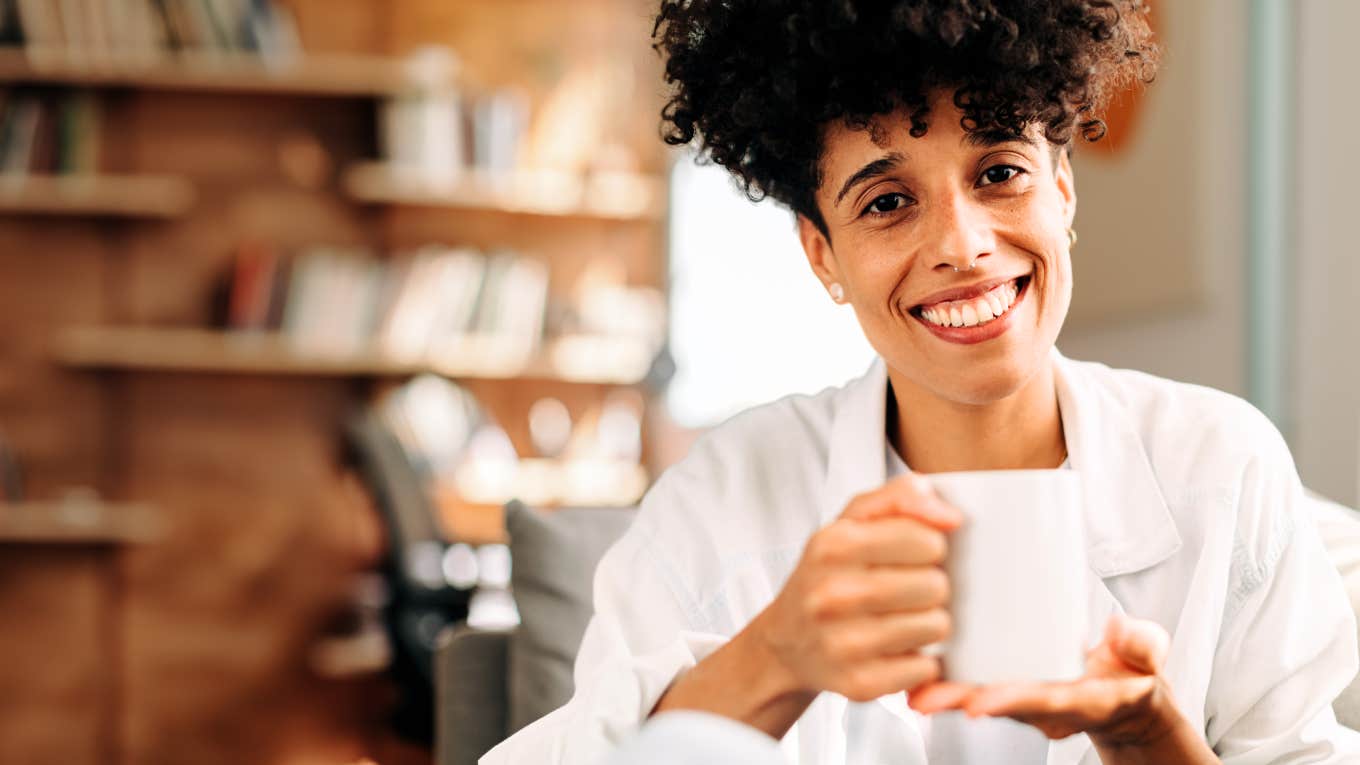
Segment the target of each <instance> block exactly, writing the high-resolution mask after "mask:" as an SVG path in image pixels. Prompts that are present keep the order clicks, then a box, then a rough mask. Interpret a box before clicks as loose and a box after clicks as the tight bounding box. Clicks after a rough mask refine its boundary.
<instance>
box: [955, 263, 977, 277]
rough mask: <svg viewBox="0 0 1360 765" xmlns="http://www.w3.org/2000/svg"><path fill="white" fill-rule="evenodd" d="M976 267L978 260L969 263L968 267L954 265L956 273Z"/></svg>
mask: <svg viewBox="0 0 1360 765" xmlns="http://www.w3.org/2000/svg"><path fill="white" fill-rule="evenodd" d="M974 268H977V261H976V260H975V261H973V262H972V263H969V264H968V267H967V268H959V267H958V266H954V273H956V274H957V273H959V272H961V271H972V270H973V269H974Z"/></svg>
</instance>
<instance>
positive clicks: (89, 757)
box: [0, 545, 120, 765]
mask: <svg viewBox="0 0 1360 765" xmlns="http://www.w3.org/2000/svg"><path fill="white" fill-rule="evenodd" d="M112 554H113V553H112V552H111V551H108V550H101V549H99V548H78V549H71V548H62V547H32V546H18V545H0V585H2V586H0V612H3V613H4V614H5V615H6V616H5V618H4V619H3V620H0V657H2V658H0V688H4V689H5V692H4V693H0V762H14V763H25V765H48V764H49V763H50V764H51V765H66V764H67V763H103V762H111V761H116V759H115V758H116V757H117V751H116V747H117V743H116V742H117V738H116V731H115V728H114V726H115V725H116V716H117V713H118V708H117V705H116V703H115V702H116V698H115V695H116V692H117V688H116V685H115V683H116V680H117V675H116V669H117V666H116V665H117V658H118V656H117V650H118V646H119V644H120V643H119V640H120V636H119V635H118V634H116V633H117V628H118V627H117V625H118V623H117V619H116V615H115V613H114V611H113V610H114V609H116V608H117V606H116V604H115V603H111V602H109V600H110V596H111V594H113V593H114V592H115V590H114V587H111V584H114V583H111V582H110V580H109V578H108V575H109V568H108V566H107V564H108V562H109V560H108V556H110V555H112ZM115 586H116V585H115ZM111 670H114V672H111Z"/></svg>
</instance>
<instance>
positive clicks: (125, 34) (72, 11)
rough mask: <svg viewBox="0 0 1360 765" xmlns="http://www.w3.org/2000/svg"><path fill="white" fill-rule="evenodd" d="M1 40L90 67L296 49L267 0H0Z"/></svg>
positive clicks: (284, 17) (292, 34)
mask: <svg viewBox="0 0 1360 765" xmlns="http://www.w3.org/2000/svg"><path fill="white" fill-rule="evenodd" d="M0 44H7V45H12V46H17V45H22V46H25V47H26V48H28V49H29V50H30V51H32V52H34V53H46V52H60V53H61V54H62V55H64V56H67V57H70V58H72V59H78V60H85V61H87V62H88V63H90V64H92V65H97V64H101V63H117V62H139V61H154V60H156V59H157V58H160V57H162V56H164V55H165V54H167V53H176V52H183V53H202V54H209V55H212V54H221V53H251V54H258V55H260V56H262V57H264V58H266V59H271V58H284V57H287V56H291V55H295V54H296V53H297V52H298V51H299V50H300V47H301V46H300V43H299V40H298V34H297V25H296V23H295V21H294V19H293V17H292V15H291V13H290V12H289V11H288V10H287V8H286V7H284V6H282V5H280V4H278V3H275V2H274V1H273V0H0Z"/></svg>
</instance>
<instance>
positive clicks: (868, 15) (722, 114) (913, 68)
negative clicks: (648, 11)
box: [653, 0, 1159, 233]
mask: <svg viewBox="0 0 1360 765" xmlns="http://www.w3.org/2000/svg"><path fill="white" fill-rule="evenodd" d="M653 38H654V40H655V47H656V49H657V50H658V51H659V52H660V53H661V54H662V55H663V56H664V57H665V58H666V73H665V77H666V82H667V83H668V84H669V85H670V86H671V87H672V89H673V90H672V92H671V94H670V97H669V100H668V102H667V103H666V106H665V107H664V108H663V109H662V112H661V117H662V134H663V137H664V139H665V141H666V142H667V143H669V144H672V145H684V144H688V143H690V142H692V141H694V139H695V137H696V136H698V137H699V139H700V144H701V145H700V147H699V148H700V149H701V151H702V153H703V154H704V155H706V156H707V157H709V158H711V159H712V160H713V161H715V162H717V163H718V164H720V165H722V166H724V167H726V168H727V169H728V170H729V171H731V173H732V174H733V175H734V176H736V178H737V180H738V182H739V183H740V184H741V186H742V188H743V189H744V190H745V192H746V194H747V195H748V196H749V197H750V198H751V199H752V200H757V201H758V200H760V199H762V198H764V197H766V196H768V197H771V198H773V199H775V200H776V201H779V202H782V203H783V204H785V205H787V206H789V207H790V208H792V209H793V210H794V211H795V212H798V213H800V214H802V215H805V216H807V217H808V218H809V219H810V220H812V221H813V222H814V223H816V224H817V226H818V227H819V228H821V230H822V231H823V233H825V232H826V225H825V223H824V221H823V219H822V216H821V214H820V212H819V211H818V209H817V205H816V202H815V199H814V193H815V191H816V189H817V188H818V187H819V186H820V185H821V181H822V178H821V173H820V170H819V160H820V158H821V153H822V136H823V134H824V130H825V128H826V126H827V125H829V124H830V123H831V122H832V121H834V120H842V121H843V122H844V124H846V125H847V126H848V127H851V128H855V129H871V121H872V120H873V118H874V117H876V116H878V115H882V114H886V113H889V112H892V111H894V110H895V109H898V108H905V109H907V110H908V112H909V114H910V118H911V134H912V135H914V136H917V137H920V136H922V135H924V134H925V132H926V129H927V125H926V116H927V115H928V114H929V102H930V99H931V97H932V95H933V94H934V93H935V92H937V91H940V90H941V89H945V90H946V91H947V90H953V93H954V103H955V105H956V106H958V108H959V109H960V110H961V111H962V112H963V117H962V119H961V124H962V127H963V129H964V130H967V131H998V132H1000V133H1001V134H1007V135H1014V134H1019V133H1021V132H1023V131H1024V130H1025V129H1026V128H1028V127H1029V126H1031V125H1034V124H1038V125H1040V126H1041V127H1042V129H1043V132H1044V135H1045V137H1046V138H1047V139H1048V141H1049V142H1050V143H1052V144H1054V145H1069V144H1070V142H1071V140H1072V136H1073V134H1074V133H1075V132H1076V131H1078V130H1079V131H1080V132H1081V134H1082V136H1083V137H1084V138H1086V139H1087V140H1091V141H1094V140H1098V139H1099V138H1100V137H1101V136H1103V135H1104V133H1105V126H1104V123H1103V122H1102V121H1101V120H1100V119H1099V115H1100V113H1101V110H1102V109H1103V108H1104V106H1105V103H1106V101H1107V100H1108V99H1109V97H1110V96H1111V95H1113V94H1115V93H1117V92H1119V91H1120V90H1121V89H1123V88H1125V87H1128V86H1129V85H1131V84H1133V83H1135V82H1137V81H1140V80H1141V81H1143V82H1150V81H1151V80H1152V77H1153V75H1154V73H1155V71H1156V66H1157V61H1158V58H1159V51H1158V48H1157V46H1156V45H1155V44H1154V42H1153V40H1152V31H1151V27H1150V25H1149V23H1148V18H1147V7H1146V5H1145V3H1143V2H1142V0H662V3H661V10H660V13H659V14H658V15H657V17H656V25H655V27H654V29H653Z"/></svg>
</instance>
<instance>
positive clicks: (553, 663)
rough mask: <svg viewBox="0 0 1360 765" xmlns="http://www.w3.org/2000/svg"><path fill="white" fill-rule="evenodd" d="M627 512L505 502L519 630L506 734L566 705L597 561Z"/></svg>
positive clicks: (629, 513)
mask: <svg viewBox="0 0 1360 765" xmlns="http://www.w3.org/2000/svg"><path fill="white" fill-rule="evenodd" d="M633 514H634V511H633V510H632V509H631V508H630V509H618V508H609V509H596V508H564V509H561V510H554V511H551V512H538V511H536V510H532V509H530V508H527V507H525V506H523V505H521V504H519V503H518V502H512V503H510V504H509V505H508V506H507V507H506V518H505V524H506V529H507V530H508V531H509V532H510V558H511V565H512V567H511V578H510V586H511V589H512V590H513V591H514V594H515V604H516V605H517V606H518V607H519V615H520V627H519V629H517V630H516V631H515V633H514V635H513V636H511V638H510V656H509V682H508V686H509V695H510V698H509V701H510V710H509V725H510V732H511V733H514V732H515V731H517V730H519V729H520V728H523V727H524V726H526V725H528V724H529V723H531V722H533V721H534V720H537V719H538V718H540V717H542V716H543V715H545V714H547V713H549V712H551V711H552V710H554V709H556V708H558V707H560V706H562V705H563V704H565V703H567V701H568V700H569V699H570V698H571V694H572V688H573V685H572V677H571V675H572V667H573V665H574V664H575V661H576V651H577V649H578V648H580V646H581V637H582V636H583V635H584V634H585V631H586V623H587V622H589V621H590V615H591V613H592V612H593V609H592V606H591V600H592V599H591V585H592V582H593V580H594V575H595V566H596V564H598V563H599V562H600V558H601V557H602V556H603V555H604V553H605V551H606V550H608V549H609V547H610V546H611V545H613V544H614V542H615V540H617V539H618V538H619V537H620V536H622V535H623V532H624V531H625V530H626V529H627V528H628V524H629V523H631V522H632V520H633Z"/></svg>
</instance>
